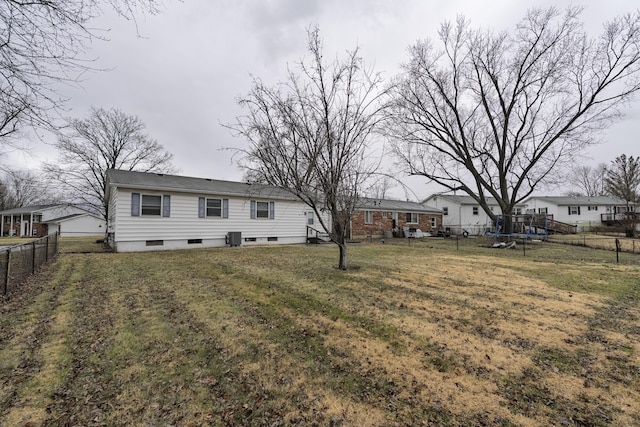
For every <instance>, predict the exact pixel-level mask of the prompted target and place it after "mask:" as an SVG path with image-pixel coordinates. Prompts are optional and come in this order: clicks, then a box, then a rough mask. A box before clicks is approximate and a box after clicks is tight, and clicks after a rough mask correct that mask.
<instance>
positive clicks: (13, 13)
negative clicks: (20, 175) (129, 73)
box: [0, 0, 160, 154]
mask: <svg viewBox="0 0 640 427" xmlns="http://www.w3.org/2000/svg"><path fill="white" fill-rule="evenodd" d="M159 3H160V2H159V1H158V0H65V1H50V0H32V1H17V0H0V28H1V30H0V33H1V36H0V154H1V153H2V152H3V151H5V150H6V149H7V148H9V147H16V146H18V145H19V141H18V140H17V139H16V138H15V137H16V136H18V134H19V131H20V130H21V129H22V128H24V127H25V126H34V127H38V128H46V129H49V130H55V129H57V126H56V125H55V123H54V122H55V119H56V117H57V116H58V115H59V113H60V112H61V111H63V108H64V104H65V102H66V99H65V98H64V96H62V95H61V94H59V93H58V92H57V90H56V85H57V84H58V83H60V82H66V83H77V82H78V81H79V79H80V76H81V75H82V73H84V72H86V71H88V70H90V69H91V63H92V61H91V59H90V58H86V57H85V56H84V54H85V53H86V48H87V46H88V44H89V43H90V42H91V41H92V39H94V38H103V35H102V34H104V32H101V31H100V30H99V29H98V28H93V27H91V26H90V25H88V23H89V21H90V20H91V19H92V18H94V17H96V16H98V15H100V14H101V13H102V10H101V8H102V7H104V6H105V5H109V6H110V7H112V8H113V9H114V10H116V12H117V13H119V14H120V15H122V16H123V17H125V18H126V19H132V20H134V21H135V19H136V14H137V13H138V12H146V13H156V12H157V11H158V10H159V7H160V4H159Z"/></svg>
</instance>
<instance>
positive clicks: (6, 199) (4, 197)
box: [0, 169, 56, 210]
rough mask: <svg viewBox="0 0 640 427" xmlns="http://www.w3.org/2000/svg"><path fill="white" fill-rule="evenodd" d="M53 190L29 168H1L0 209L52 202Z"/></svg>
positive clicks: (53, 199)
mask: <svg viewBox="0 0 640 427" xmlns="http://www.w3.org/2000/svg"><path fill="white" fill-rule="evenodd" d="M54 201H56V197H55V194H54V192H53V191H52V189H51V187H50V185H49V184H48V182H46V181H45V180H44V179H42V177H41V176H39V175H38V174H36V173H35V172H33V171H29V170H14V169H5V170H3V173H2V176H1V177H0V210H5V209H13V208H19V207H22V206H28V205H38V204H47V203H53V202H54Z"/></svg>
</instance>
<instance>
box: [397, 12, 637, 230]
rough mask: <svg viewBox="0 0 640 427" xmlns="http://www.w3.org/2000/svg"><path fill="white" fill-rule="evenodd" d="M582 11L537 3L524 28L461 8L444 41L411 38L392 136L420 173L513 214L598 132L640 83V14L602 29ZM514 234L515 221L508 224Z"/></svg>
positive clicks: (406, 162) (409, 166)
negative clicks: (594, 32)
mask: <svg viewBox="0 0 640 427" xmlns="http://www.w3.org/2000/svg"><path fill="white" fill-rule="evenodd" d="M580 14H581V9H580V8H576V7H570V8H568V9H567V10H566V11H565V12H564V13H561V12H559V11H558V10H557V9H555V8H549V9H531V10H529V11H528V12H527V13H526V15H525V17H524V19H523V20H522V21H521V22H520V23H519V24H518V25H517V27H516V29H515V31H513V32H512V33H508V32H498V33H496V32H492V31H489V30H487V31H483V30H474V29H472V28H471V27H470V24H469V22H468V21H467V20H466V19H464V18H462V17H459V18H458V19H457V21H456V22H455V23H454V24H452V23H444V24H443V25H442V26H441V27H440V31H439V39H440V47H436V44H435V43H433V42H431V41H419V42H417V43H416V44H415V45H413V46H411V48H410V50H409V52H410V58H409V61H408V62H407V63H406V64H405V65H404V66H403V72H402V73H401V74H400V75H399V76H398V77H397V79H396V81H395V84H394V86H393V96H392V99H391V101H390V103H389V108H390V112H391V115H392V117H393V120H392V121H390V128H389V134H390V135H391V136H392V137H393V138H394V140H395V144H394V151H395V154H396V155H397V157H398V159H399V161H400V163H401V164H402V165H403V166H404V167H405V168H406V170H407V171H408V173H409V174H412V175H423V176H425V177H427V178H429V179H430V180H432V181H434V182H436V183H438V184H440V185H442V186H443V187H445V188H446V189H449V190H457V191H462V192H465V193H466V194H468V195H470V196H471V197H473V198H474V199H475V200H476V201H477V202H478V204H479V205H480V206H482V207H483V209H484V210H485V212H486V213H487V215H489V216H490V217H491V218H492V219H494V220H495V219H496V215H499V214H500V212H492V211H491V209H490V208H489V206H488V203H487V200H488V198H489V197H493V198H495V199H496V201H497V203H498V205H499V206H500V209H501V211H502V212H501V213H502V214H504V215H511V214H512V212H513V210H514V206H515V205H516V204H518V203H521V202H522V201H523V200H524V199H525V198H526V197H528V196H529V195H531V193H532V192H533V191H534V189H536V187H538V186H539V185H540V184H542V183H545V182H549V181H551V180H553V179H554V178H557V177H555V176H554V172H557V171H558V170H559V169H558V166H559V165H561V164H563V163H565V164H566V162H568V161H569V160H570V159H571V157H572V156H574V155H575V154H577V153H579V152H580V151H581V150H583V149H584V148H585V147H587V146H589V145H590V144H594V143H596V142H598V141H597V136H598V131H600V130H602V129H603V128H604V127H606V126H607V125H609V124H610V123H611V122H612V120H614V119H616V118H618V117H619V116H620V113H621V108H622V107H623V106H624V105H625V104H626V103H627V102H628V101H629V100H630V99H631V97H632V95H634V94H635V93H636V92H637V91H638V90H639V89H640V78H639V77H640V72H639V71H640V12H635V13H632V14H627V15H625V16H622V17H620V18H617V19H615V20H614V21H612V22H610V23H608V24H606V25H605V26H604V32H603V33H602V35H600V36H599V37H598V38H595V39H594V38H591V37H590V36H589V35H588V34H587V33H586V31H585V30H584V29H583V26H582V23H581V21H580ZM506 231H509V230H506Z"/></svg>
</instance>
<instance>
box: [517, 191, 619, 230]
mask: <svg viewBox="0 0 640 427" xmlns="http://www.w3.org/2000/svg"><path fill="white" fill-rule="evenodd" d="M525 203H526V205H527V212H531V213H537V214H547V215H550V218H551V219H553V220H554V221H560V222H564V223H567V224H572V225H575V226H577V231H578V232H580V231H590V230H591V228H592V227H601V226H605V225H606V224H608V223H610V222H611V220H612V218H614V215H615V214H617V213H623V212H625V211H626V203H625V202H624V201H623V200H618V199H614V198H611V197H607V196H598V197H587V196H532V197H529V198H528V199H527V200H525Z"/></svg>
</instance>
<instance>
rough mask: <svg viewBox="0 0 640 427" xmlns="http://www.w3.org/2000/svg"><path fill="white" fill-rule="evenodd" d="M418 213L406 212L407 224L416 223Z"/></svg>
mask: <svg viewBox="0 0 640 427" xmlns="http://www.w3.org/2000/svg"><path fill="white" fill-rule="evenodd" d="M417 223H418V214H417V213H416V212H407V224H417Z"/></svg>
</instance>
